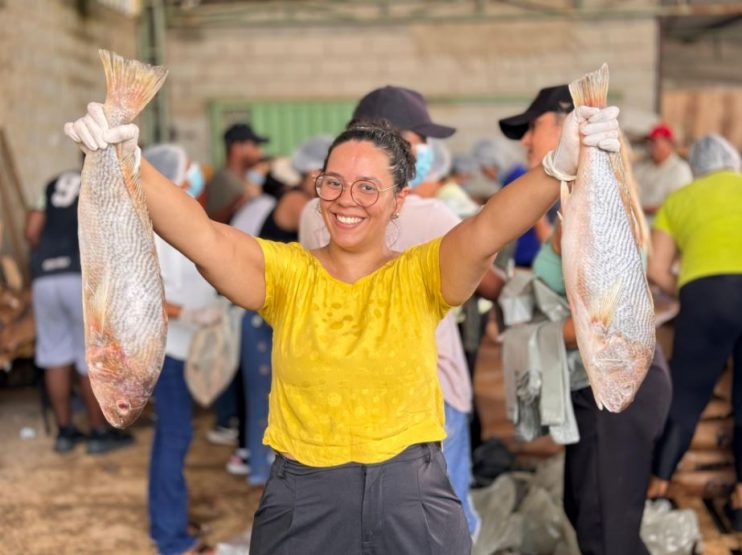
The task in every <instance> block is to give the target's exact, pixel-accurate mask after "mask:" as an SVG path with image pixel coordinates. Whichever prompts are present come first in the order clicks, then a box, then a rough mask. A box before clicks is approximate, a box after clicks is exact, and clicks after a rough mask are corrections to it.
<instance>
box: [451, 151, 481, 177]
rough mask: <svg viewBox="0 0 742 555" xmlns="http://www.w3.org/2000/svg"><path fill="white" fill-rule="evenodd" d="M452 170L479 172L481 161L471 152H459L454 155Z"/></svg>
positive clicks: (457, 171) (456, 171)
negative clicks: (471, 154) (470, 153)
mask: <svg viewBox="0 0 742 555" xmlns="http://www.w3.org/2000/svg"><path fill="white" fill-rule="evenodd" d="M451 165H452V171H453V172H454V173H477V172H478V171H479V163H478V162H477V161H476V160H475V159H474V157H473V156H470V155H469V154H457V155H456V156H454V157H453V162H452V164H451Z"/></svg>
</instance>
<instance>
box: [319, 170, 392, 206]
mask: <svg viewBox="0 0 742 555" xmlns="http://www.w3.org/2000/svg"><path fill="white" fill-rule="evenodd" d="M314 186H315V188H316V189H317V195H318V196H319V198H321V199H322V200H337V199H339V198H340V195H342V194H343V189H345V187H346V185H345V182H344V181H343V180H342V179H340V178H339V177H335V176H334V175H325V174H320V175H319V176H317V179H316V180H315V181H314ZM389 189H394V185H392V186H391V187H383V188H380V187H379V186H378V185H377V184H376V183H374V182H372V181H367V180H365V179H359V180H358V181H354V182H353V183H351V185H350V197H351V198H352V199H353V201H354V202H355V203H356V204H357V205H358V206H362V207H363V208H368V207H369V206H372V205H374V204H375V203H376V201H377V200H379V195H380V194H381V192H382V191H388V190H389Z"/></svg>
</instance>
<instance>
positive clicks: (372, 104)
mask: <svg viewBox="0 0 742 555" xmlns="http://www.w3.org/2000/svg"><path fill="white" fill-rule="evenodd" d="M353 119H386V120H387V121H389V122H390V123H391V125H393V126H394V127H396V128H398V129H399V130H400V131H401V132H402V136H403V137H404V138H405V139H407V141H408V142H409V143H410V144H411V145H412V149H413V152H414V154H415V157H416V164H415V170H416V173H415V178H414V179H413V180H412V181H411V182H410V183H409V184H408V185H409V187H410V188H411V189H412V191H411V193H410V194H409V195H408V196H407V199H406V201H405V204H404V207H403V208H402V210H401V212H400V213H399V217H398V218H397V219H396V220H395V221H394V222H392V225H390V226H389V227H388V229H387V242H388V244H389V245H390V247H391V248H392V249H393V250H396V251H403V250H405V249H408V248H410V247H412V246H414V245H419V244H422V243H425V242H427V241H429V240H431V239H434V238H436V237H440V236H441V235H444V234H445V233H446V232H448V231H449V230H450V229H451V228H453V227H455V226H456V225H457V224H458V223H459V222H460V221H461V220H460V219H459V218H458V217H457V216H456V215H455V214H454V213H453V212H452V211H451V210H449V208H448V207H446V205H445V204H443V203H442V202H441V201H439V200H438V199H435V198H422V197H421V196H419V195H417V194H415V187H416V186H418V185H419V184H420V183H422V182H423V181H424V179H425V178H426V177H427V175H428V173H430V169H431V167H432V165H433V156H432V149H431V148H430V146H429V145H428V144H427V139H428V138H429V137H432V138H436V139H445V138H447V137H450V136H451V135H453V134H454V132H455V131H456V130H455V129H454V128H452V127H447V126H444V125H439V124H436V123H434V122H433V121H432V120H431V118H430V114H429V113H428V108H427V105H426V103H425V99H424V98H423V96H422V95H421V94H420V93H418V92H416V91H413V90H410V89H405V88H402V87H395V86H386V87H382V88H379V89H375V90H373V91H371V92H370V93H368V94H367V95H366V96H364V97H363V98H362V99H361V101H360V102H359V103H358V106H357V107H356V109H355V111H354V112H353ZM299 240H300V241H301V243H302V244H303V245H304V246H305V247H306V248H309V249H311V248H319V247H321V246H324V245H326V244H327V242H328V241H329V234H328V232H327V229H326V228H325V224H324V221H323V220H322V216H321V215H320V212H319V210H318V201H317V200H314V201H312V202H310V203H309V204H308V205H307V206H306V208H305V209H304V212H303V213H302V218H301V224H300V227H299ZM485 282H486V283H485ZM502 283H503V281H502V279H501V278H500V277H499V276H498V275H496V274H495V273H494V271H493V272H491V273H490V274H489V275H488V276H487V277H486V278H485V280H483V284H484V285H482V286H480V288H482V287H488V288H489V290H490V291H489V295H490V296H496V295H497V293H498V292H499V288H500V287H501V286H502ZM436 343H437V347H438V378H439V380H440V385H441V389H442V391H443V398H444V401H445V416H446V440H445V441H444V442H443V454H444V457H445V459H446V463H447V467H448V468H447V470H448V476H449V478H450V480H451V485H452V486H453V489H454V491H455V492H456V494H457V495H458V497H459V499H461V502H462V504H463V506H464V513H465V515H466V519H467V524H468V525H469V532H470V533H471V534H472V535H473V536H476V532H477V531H478V528H479V524H480V521H479V517H478V515H477V514H476V512H475V511H474V508H473V506H472V504H471V501H470V499H469V495H468V491H469V484H470V479H471V454H470V448H469V444H470V436H469V429H468V418H469V414H470V413H471V411H472V386H471V379H470V377H469V370H468V367H467V363H466V357H465V355H464V349H463V346H462V343H461V337H460V336H459V332H458V329H457V327H456V320H455V316H454V315H453V314H452V313H449V314H448V316H446V318H444V319H443V320H442V321H441V323H440V324H439V326H438V328H437V331H436Z"/></svg>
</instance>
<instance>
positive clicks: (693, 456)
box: [677, 449, 734, 472]
mask: <svg viewBox="0 0 742 555" xmlns="http://www.w3.org/2000/svg"><path fill="white" fill-rule="evenodd" d="M733 464H734V455H733V454H732V451H731V450H729V449H714V450H713V451H697V450H690V451H687V452H686V453H685V455H684V456H683V458H682V459H680V462H679V463H678V468H677V471H678V472H692V471H695V470H717V469H720V468H724V467H730V466H732V465H733Z"/></svg>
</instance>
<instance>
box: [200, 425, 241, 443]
mask: <svg viewBox="0 0 742 555" xmlns="http://www.w3.org/2000/svg"><path fill="white" fill-rule="evenodd" d="M237 434H238V432H237V430H236V429H235V428H225V427H224V426H215V427H213V428H211V429H210V430H209V431H208V432H206V439H208V440H209V441H210V442H211V443H216V444H217V445H237Z"/></svg>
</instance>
